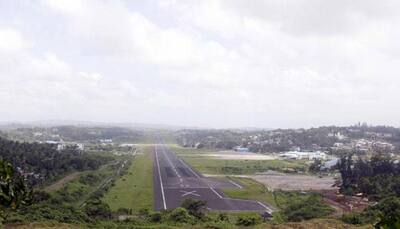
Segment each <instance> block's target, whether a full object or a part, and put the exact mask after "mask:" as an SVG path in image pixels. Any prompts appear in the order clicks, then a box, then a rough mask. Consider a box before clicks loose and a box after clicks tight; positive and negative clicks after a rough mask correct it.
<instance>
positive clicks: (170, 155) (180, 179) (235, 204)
mask: <svg viewBox="0 0 400 229" xmlns="http://www.w3.org/2000/svg"><path fill="white" fill-rule="evenodd" d="M153 164H154V166H153V176H154V179H153V180H154V197H155V201H154V202H155V209H156V210H166V209H173V208H176V207H179V206H180V204H181V203H182V201H183V200H185V199H186V198H192V199H198V200H204V201H206V202H207V205H206V207H207V208H208V209H209V210H219V211H257V212H268V213H270V214H271V213H272V211H273V208H272V207H271V206H269V205H268V204H266V203H261V202H259V201H253V200H239V199H232V198H229V197H227V196H226V195H225V194H224V193H223V192H222V191H221V190H220V189H221V188H243V187H242V186H241V184H238V183H235V182H233V181H230V180H229V181H221V180H218V179H216V178H206V177H203V176H202V175H201V174H200V173H198V172H197V171H195V170H194V169H193V168H192V167H190V166H189V165H188V164H187V163H186V162H184V161H183V160H182V159H180V158H178V157H177V156H176V154H175V153H174V152H172V151H171V150H170V149H169V148H168V147H167V146H166V145H164V144H158V145H156V146H155V149H154V163H153Z"/></svg>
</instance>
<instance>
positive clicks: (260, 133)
mask: <svg viewBox="0 0 400 229" xmlns="http://www.w3.org/2000/svg"><path fill="white" fill-rule="evenodd" d="M336 133H341V135H342V136H346V138H338V137H336V136H335V134H336ZM176 138H177V142H178V143H179V144H180V145H182V146H184V147H195V148H202V149H203V148H207V149H233V148H234V147H235V146H243V147H247V148H249V149H250V151H252V152H260V153H268V152H282V151H289V150H292V149H295V148H297V147H300V148H301V149H302V150H321V149H322V150H329V151H331V149H330V148H331V147H332V146H333V145H334V144H335V143H336V142H341V143H348V142H349V141H351V140H352V139H361V138H363V139H370V140H382V141H388V142H390V143H391V144H393V145H394V146H396V148H397V149H398V148H400V128H394V127H389V126H368V125H366V124H363V125H354V126H348V127H336V126H323V127H318V128H310V129H276V130H248V131H243V130H216V129H202V130H199V129H186V130H180V131H178V132H177V133H176ZM374 151H376V152H388V151H392V149H388V148H384V149H382V148H379V147H377V148H374Z"/></svg>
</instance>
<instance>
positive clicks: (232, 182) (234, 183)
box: [228, 180, 243, 189]
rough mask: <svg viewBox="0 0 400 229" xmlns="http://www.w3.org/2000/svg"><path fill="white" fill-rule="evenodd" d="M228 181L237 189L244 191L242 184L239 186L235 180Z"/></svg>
mask: <svg viewBox="0 0 400 229" xmlns="http://www.w3.org/2000/svg"><path fill="white" fill-rule="evenodd" d="M228 181H229V183H231V184H233V185H235V186H236V187H238V188H240V189H242V188H243V187H242V186H241V185H240V184H238V183H236V182H234V181H233V180H228Z"/></svg>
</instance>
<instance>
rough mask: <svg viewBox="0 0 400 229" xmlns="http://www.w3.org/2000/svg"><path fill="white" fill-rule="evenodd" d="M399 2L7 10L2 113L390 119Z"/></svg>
mask: <svg viewBox="0 0 400 229" xmlns="http://www.w3.org/2000/svg"><path fill="white" fill-rule="evenodd" d="M399 8H400V6H399V4H398V3H397V1H387V2H385V3H382V4H377V3H376V2H375V1H352V2H348V1H341V0H340V1H334V2H329V3H326V2H324V3H323V4H322V3H321V1H317V0H316V1H302V0H299V1H297V0H296V1H294V0H293V1H291V0H287V1H278V0H276V1H275V0H269V1H258V0H255V1H251V2H244V1H235V0H234V1H171V0H168V1H161V0H160V1H146V2H130V1H73V0H69V1H42V4H39V5H35V6H34V7H33V6H32V4H24V3H19V5H18V7H16V6H13V4H7V5H6V6H4V7H3V10H4V11H7V12H16V13H15V14H13V16H12V17H11V19H9V18H6V17H1V16H0V20H1V21H2V23H1V24H0V25H5V27H3V28H2V29H0V67H1V68H0V82H1V83H2V85H0V89H1V92H0V93H1V97H2V98H0V101H1V102H2V103H5V104H7V106H8V107H9V108H10V109H8V110H7V111H4V112H5V113H4V114H3V115H0V119H2V120H7V119H8V117H15V118H17V119H24V120H27V119H71V118H74V119H90V120H97V121H115V120H121V121H131V122H151V123H168V124H184V125H199V126H216V127H230V126H264V127H293V126H294V127H299V126H312V125H314V126H315V125H322V124H352V123H355V122H357V121H360V120H361V121H364V120H365V121H369V122H373V123H377V124H393V125H398V124H399V123H398V121H397V122H396V121H395V118H393V117H396V116H398V115H400V109H399V108H400V107H399V106H400V105H398V102H397V101H396V98H398V97H399V96H400V94H399V92H398V90H397V88H398V87H399V86H400V78H399V77H398V76H397V75H396V74H397V72H398V71H399V67H398V66H399V57H400V56H399V54H400V45H398V42H397V41H398V39H399V38H400V32H398V31H397V29H396V26H397V24H398V23H399V21H400V17H399V16H398V15H397V13H396V12H397V11H398V9H399ZM26 12H30V13H29V14H28V13H26ZM1 13H2V10H0V15H1ZM21 22H24V23H21ZM34 25H35V26H34ZM15 92H17V93H15ZM12 98H14V101H15V103H10V102H9V100H11V99H12ZM29 104H31V105H32V106H27V105H29ZM24 109H29V110H30V112H23V110H24ZM3 110H5V109H3ZM338 111H340V112H338ZM382 111H385V115H383V113H382Z"/></svg>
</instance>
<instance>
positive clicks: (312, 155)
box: [280, 151, 327, 160]
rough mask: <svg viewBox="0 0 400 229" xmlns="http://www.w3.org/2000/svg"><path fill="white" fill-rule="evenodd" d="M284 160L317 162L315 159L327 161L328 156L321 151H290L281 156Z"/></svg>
mask: <svg viewBox="0 0 400 229" xmlns="http://www.w3.org/2000/svg"><path fill="white" fill-rule="evenodd" d="M280 156H281V157H283V158H286V159H293V160H303V159H305V160H315V159H320V160H326V158H327V155H326V153H324V152H321V151H315V152H299V151H289V152H285V153H282V154H281V155H280Z"/></svg>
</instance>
